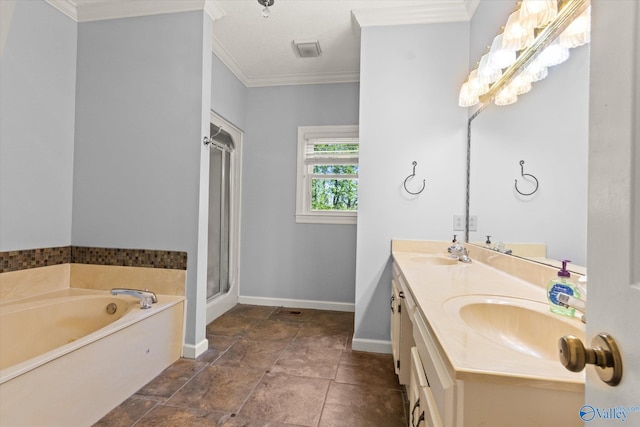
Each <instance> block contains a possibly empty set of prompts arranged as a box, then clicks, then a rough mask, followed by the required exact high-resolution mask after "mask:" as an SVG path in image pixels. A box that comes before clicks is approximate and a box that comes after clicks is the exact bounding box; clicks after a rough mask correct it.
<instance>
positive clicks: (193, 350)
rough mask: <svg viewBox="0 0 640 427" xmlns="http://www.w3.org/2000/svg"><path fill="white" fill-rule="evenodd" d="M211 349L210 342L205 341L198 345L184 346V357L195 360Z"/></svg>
mask: <svg viewBox="0 0 640 427" xmlns="http://www.w3.org/2000/svg"><path fill="white" fill-rule="evenodd" d="M208 348H209V340H208V339H206V338H205V339H203V340H202V341H200V342H199V343H198V344H196V345H191V344H186V343H185V344H183V345H182V357H184V358H186V359H195V358H197V357H198V356H200V355H201V354H202V353H204V352H205V351H207V349H208Z"/></svg>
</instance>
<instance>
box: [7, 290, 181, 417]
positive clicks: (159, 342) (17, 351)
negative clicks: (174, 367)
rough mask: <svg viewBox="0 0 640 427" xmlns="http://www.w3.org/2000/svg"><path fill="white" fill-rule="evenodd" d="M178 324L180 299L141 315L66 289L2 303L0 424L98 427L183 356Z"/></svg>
mask: <svg viewBox="0 0 640 427" xmlns="http://www.w3.org/2000/svg"><path fill="white" fill-rule="evenodd" d="M107 306H109V311H110V312H111V311H114V308H115V311H114V312H113V314H109V313H108V312H107ZM183 325H184V297H182V296H167V295H158V303H157V304H153V306H152V308H150V309H146V310H143V309H140V306H139V303H138V300H137V299H136V298H133V297H130V296H126V295H118V296H113V295H110V294H109V293H108V292H105V291H94V290H86V289H71V288H70V289H65V290H62V291H56V292H51V293H48V294H45V295H41V296H37V297H32V298H28V299H23V300H19V301H14V302H9V303H4V304H0V425H2V426H4V425H10V426H21V425H25V426H57V425H74V426H82V425H91V424H93V423H95V422H96V421H97V420H99V419H100V418H101V417H102V416H104V415H105V414H106V413H107V412H109V411H110V410H111V409H112V408H114V407H115V406H117V405H118V404H120V403H121V402H122V401H123V400H124V399H126V398H127V397H129V396H130V395H132V394H134V393H135V392H136V391H137V390H138V389H139V388H140V387H142V386H143V385H145V384H146V383H147V382H149V381H150V380H151V379H153V378H154V377H155V376H157V375H158V374H159V373H160V372H162V370H164V369H165V368H166V367H167V366H169V365H170V364H171V363H173V362H174V361H175V360H177V359H178V358H179V357H180V356H181V351H182V340H183Z"/></svg>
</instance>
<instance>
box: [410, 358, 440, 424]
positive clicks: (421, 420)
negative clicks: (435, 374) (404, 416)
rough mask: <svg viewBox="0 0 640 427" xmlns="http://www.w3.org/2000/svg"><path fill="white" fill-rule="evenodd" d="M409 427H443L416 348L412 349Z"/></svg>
mask: <svg viewBox="0 0 640 427" xmlns="http://www.w3.org/2000/svg"><path fill="white" fill-rule="evenodd" d="M408 394H409V410H410V412H409V426H410V427H418V426H421V427H426V426H428V427H442V421H441V419H440V414H439V413H438V408H437V406H436V401H435V399H434V398H433V393H432V392H431V388H429V383H428V382H427V377H426V375H425V373H424V368H423V366H422V360H421V359H420V354H419V353H418V349H417V348H416V347H412V348H411V373H410V376H409V390H408Z"/></svg>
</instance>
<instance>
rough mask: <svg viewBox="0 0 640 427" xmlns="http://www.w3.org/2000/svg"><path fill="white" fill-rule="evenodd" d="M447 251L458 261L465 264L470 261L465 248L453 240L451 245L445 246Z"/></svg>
mask: <svg viewBox="0 0 640 427" xmlns="http://www.w3.org/2000/svg"><path fill="white" fill-rule="evenodd" d="M447 252H449V253H450V254H451V258H457V259H458V261H460V262H464V263H465V264H466V263H470V262H471V258H469V252H468V251H467V248H465V247H464V246H462V245H461V244H460V243H458V242H457V241H455V240H454V243H453V245H451V246H449V247H448V248H447Z"/></svg>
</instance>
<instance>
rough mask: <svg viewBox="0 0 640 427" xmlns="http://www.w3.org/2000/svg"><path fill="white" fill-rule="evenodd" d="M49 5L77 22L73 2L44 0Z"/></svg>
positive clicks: (67, 0) (76, 13) (76, 11)
mask: <svg viewBox="0 0 640 427" xmlns="http://www.w3.org/2000/svg"><path fill="white" fill-rule="evenodd" d="M45 1H46V2H47V3H49V4H50V5H51V6H53V7H55V8H56V9H58V10H59V11H60V12H62V13H64V14H65V15H67V16H68V17H69V18H71V19H73V20H74V21H76V22H78V10H77V8H76V5H75V3H73V2H72V1H70V0H45Z"/></svg>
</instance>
